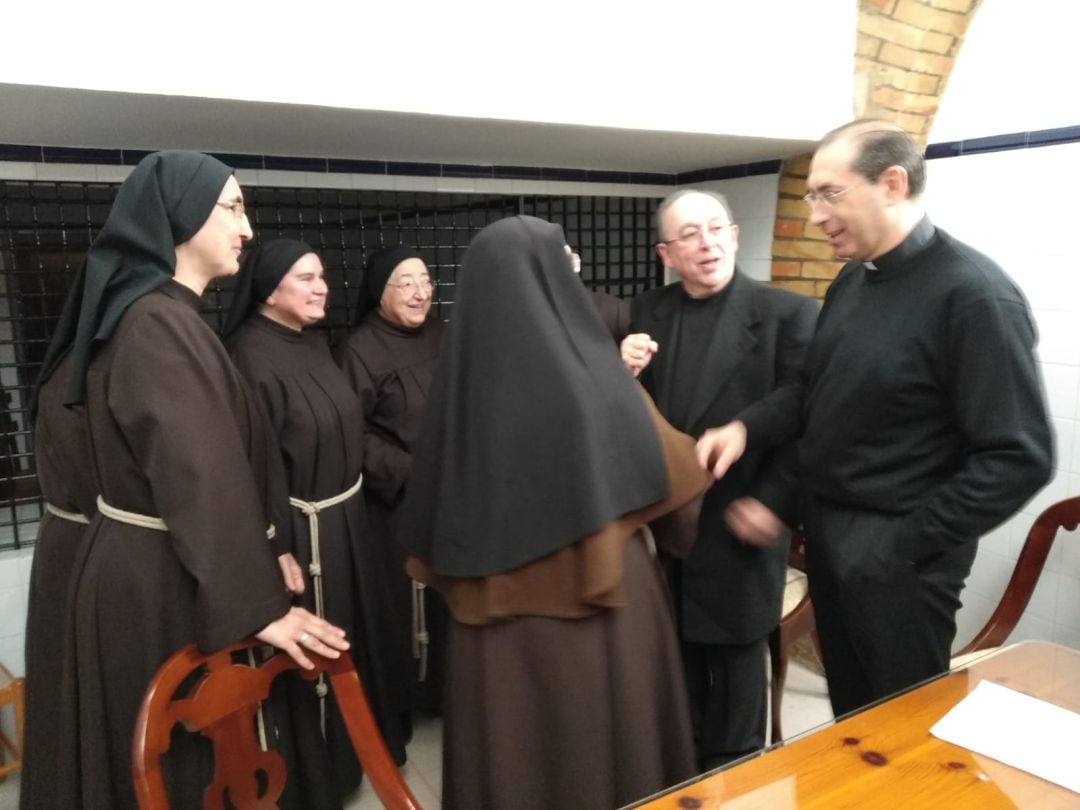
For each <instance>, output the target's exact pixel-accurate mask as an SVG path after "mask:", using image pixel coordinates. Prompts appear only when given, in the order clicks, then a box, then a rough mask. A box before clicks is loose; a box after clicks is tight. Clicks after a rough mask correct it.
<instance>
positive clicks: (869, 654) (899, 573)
mask: <svg viewBox="0 0 1080 810" xmlns="http://www.w3.org/2000/svg"><path fill="white" fill-rule="evenodd" d="M901 521H903V516H897V515H888V514H883V513H880V512H866V511H860V510H855V509H850V508H848V507H843V506H838V505H836V504H831V503H828V502H826V501H822V500H819V499H815V498H807V499H806V502H805V503H804V510H803V526H804V529H805V532H806V563H807V574H808V579H809V584H810V599H811V601H812V602H813V605H814V618H815V621H816V623H817V631H818V638H819V640H820V642H821V654H822V657H823V659H824V662H823V663H824V664H825V678H826V681H827V682H828V685H829V699H830V701H831V702H832V707H833V712H834V713H835V714H836V716H837V717H840V716H841V715H843V714H847V713H848V712H852V711H855V710H857V709H860V708H863V707H864V706H867V705H869V704H870V703H873V702H875V701H877V700H880V699H882V698H885V697H888V696H890V695H892V694H895V693H896V692H899V691H901V690H903V689H906V688H908V687H910V686H913V685H915V684H917V683H920V682H922V681H924V680H926V679H928V678H931V677H933V676H935V675H939V674H940V673H942V672H944V671H946V670H947V669H948V668H949V655H950V650H951V647H952V643H953V639H954V637H955V636H956V611H957V610H958V609H959V608H960V591H961V590H962V589H963V587H964V580H965V579H966V578H967V575H968V573H970V571H971V564H972V562H973V561H974V559H975V550H976V545H977V541H976V540H975V539H972V540H971V541H970V542H967V543H964V544H961V545H956V544H950V545H949V546H948V547H945V548H942V549H941V550H940V552H937V553H934V554H932V555H930V556H928V557H924V558H922V559H919V560H912V559H911V558H910V556H911V555H910V554H909V549H907V548H905V547H904V546H905V541H904V539H903V538H900V537H898V531H897V530H898V528H899V527H900V525H901Z"/></svg>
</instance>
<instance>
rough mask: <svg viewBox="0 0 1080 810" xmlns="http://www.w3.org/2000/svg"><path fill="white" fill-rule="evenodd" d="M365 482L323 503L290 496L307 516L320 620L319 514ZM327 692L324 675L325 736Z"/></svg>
mask: <svg viewBox="0 0 1080 810" xmlns="http://www.w3.org/2000/svg"><path fill="white" fill-rule="evenodd" d="M363 481H364V476H363V474H361V475H360V477H359V478H357V479H356V483H355V484H353V485H352V486H351V487H349V488H348V489H347V490H345V491H344V492H339V493H338V494H337V495H334V496H333V497H331V498H325V499H323V500H321V501H305V500H301V499H300V498H294V497H292V496H289V503H290V504H292V505H293V506H295V507H296V508H297V509H299V510H300V511H301V512H303V513H304V514H305V515H307V519H308V537H309V538H310V540H311V565H309V566H308V573H309V574H311V584H312V586H313V587H314V589H315V615H317V616H318V617H319V618H320V619H325V618H326V609H325V606H324V603H323V583H322V553H321V550H320V547H319V512H321V511H323V510H324V509H329V508H330V507H331V506H337V505H338V504H339V503H344V502H345V501H347V500H349V498H351V497H353V496H354V495H355V494H356V493H358V492H359V491H360V485H361V484H362V483H363ZM327 691H328V687H327V685H326V675H325V673H323V674H320V675H319V682H318V684H317V685H316V687H315V692H316V694H317V695H318V696H319V718H320V724H321V725H322V730H323V736H325V735H326V693H327Z"/></svg>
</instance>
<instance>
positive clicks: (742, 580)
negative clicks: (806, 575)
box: [630, 270, 818, 644]
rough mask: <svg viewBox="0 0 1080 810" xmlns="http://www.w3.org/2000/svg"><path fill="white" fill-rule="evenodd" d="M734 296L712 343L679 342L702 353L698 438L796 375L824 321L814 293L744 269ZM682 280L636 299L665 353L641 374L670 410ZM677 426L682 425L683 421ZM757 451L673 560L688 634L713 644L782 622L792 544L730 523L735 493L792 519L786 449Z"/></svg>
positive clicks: (635, 317)
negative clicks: (782, 460) (742, 534)
mask: <svg viewBox="0 0 1080 810" xmlns="http://www.w3.org/2000/svg"><path fill="white" fill-rule="evenodd" d="M730 283H731V285H732V286H731V290H730V293H729V296H730V297H729V298H728V300H727V302H726V303H725V305H724V308H723V310H722V315H721V317H720V318H719V319H717V323H716V326H715V329H714V331H713V335H712V339H711V340H710V341H709V343H708V345H705V346H694V347H691V346H681V347H679V351H692V352H694V353H695V354H697V355H699V356H700V358H701V371H700V374H698V375H697V380H696V385H695V390H694V392H693V395H692V398H691V406H690V412H689V418H688V419H687V423H686V424H685V425H684V426H682V429H684V430H685V431H686V432H687V433H689V434H690V435H692V436H695V437H696V436H699V435H700V434H701V433H703V432H704V431H705V429H706V428H710V427H719V426H720V425H723V424H725V423H727V422H729V421H730V420H731V419H733V418H734V417H735V416H736V415H737V414H738V413H739V411H740V410H742V409H743V408H745V407H746V406H747V405H749V404H750V403H752V402H755V401H757V400H758V399H760V398H761V397H764V396H765V395H767V394H769V393H770V392H771V391H773V390H774V389H775V388H776V387H777V386H778V385H780V384H781V383H784V382H786V381H788V380H790V379H792V378H793V377H795V375H796V374H797V373H798V371H799V369H800V368H801V366H802V363H803V357H804V355H805V353H806V348H807V346H808V344H809V342H810V338H811V337H812V335H813V332H814V323H815V321H816V319H817V312H818V309H817V304H816V302H815V301H814V300H813V299H810V298H807V297H805V296H802V295H797V294H795V293H792V292H788V291H787V290H782V289H779V288H777V287H771V286H769V285H767V284H763V283H761V282H758V281H754V280H753V279H750V278H747V277H746V276H744V275H742V274H741V273H740V272H739V271H738V270H736V271H735V275H734V277H733V278H732V280H731V282H730ZM682 295H683V292H682V285H681V284H669V285H668V286H666V287H662V288H659V289H656V290H651V291H649V292H647V293H644V294H642V295H640V296H638V297H637V298H635V299H634V301H633V304H632V307H631V315H632V317H631V327H630V333H631V334H633V333H637V332H647V333H648V334H649V335H650V336H651V337H652V339H653V340H655V341H656V342H657V343H658V344H659V350H658V351H657V353H656V354H655V355H654V356H653V358H652V361H651V362H650V363H649V365H648V366H647V367H646V368H645V370H644V371H643V372H642V373H641V376H640V378H639V379H640V380H641V383H642V385H644V386H645V388H646V390H648V392H649V393H650V394H651V395H652V397H653V399H654V400H655V401H656V404H657V407H658V408H659V409H660V412H661V413H662V414H665V415H667V414H668V412H669V411H668V407H669V404H670V402H671V396H672V393H671V382H672V380H671V367H672V366H671V359H672V358H671V355H670V353H667V352H665V348H666V347H670V346H674V345H675V337H676V335H677V333H678V328H679V323H678V321H679V310H680V307H679V300H680V298H681V296H682ZM677 427H679V426H677ZM790 452H793V449H792V448H784V449H782V450H780V451H771V452H770V451H750V452H747V453H746V454H745V455H744V456H743V458H742V459H740V461H739V462H738V463H737V464H735V465H734V466H733V467H732V469H731V470H730V471H729V472H728V473H727V475H726V476H724V478H722V479H721V480H719V481H717V482H716V483H715V484H713V486H712V487H711V488H710V489H709V491H708V492H706V494H705V497H704V501H703V502H702V507H701V516H700V518H699V520H698V532H697V542H696V543H695V544H694V547H693V549H692V550H691V551H690V554H689V556H688V557H687V558H686V559H685V560H683V561H681V562H676V563H674V568H673V586H674V596H675V600H676V608H677V614H678V620H679V632H680V635H681V636H682V638H684V639H685V640H687V641H693V642H698V643H706V644H746V643H749V642H751V641H754V640H756V639H760V638H762V637H764V636H765V635H767V634H768V633H769V632H770V631H771V630H772V629H773V628H774V627H776V625H777V623H778V621H779V619H780V603H781V599H782V595H783V588H784V571H785V562H786V559H787V542H786V541H784V542H781V543H778V544H776V545H775V546H773V547H771V548H755V547H752V546H747V545H744V544H743V543H741V542H740V541H739V540H737V539H736V538H735V537H734V536H732V534H731V533H730V532H729V531H728V529H727V525H726V524H725V522H724V510H725V509H726V508H727V506H728V504H729V503H731V501H733V500H735V499H736V498H741V497H743V496H752V497H756V498H758V499H759V500H761V501H762V502H763V503H765V504H766V505H767V506H769V507H770V508H772V509H773V511H775V512H777V514H779V515H780V516H781V517H783V518H785V519H786V520H788V521H789V522H790V521H792V520H793V519H794V517H795V513H796V504H797V500H798V493H797V492H796V491H795V489H794V483H793V479H791V478H790V477H788V478H785V477H783V476H782V475H780V472H781V468H782V466H783V465H780V464H776V463H774V462H775V461H776V460H777V459H776V457H777V455H778V454H783V453H790Z"/></svg>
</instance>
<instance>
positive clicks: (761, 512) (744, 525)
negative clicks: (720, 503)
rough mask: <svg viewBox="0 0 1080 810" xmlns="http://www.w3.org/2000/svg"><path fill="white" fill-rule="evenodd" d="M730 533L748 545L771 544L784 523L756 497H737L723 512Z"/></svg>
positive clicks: (782, 528) (778, 534)
mask: <svg viewBox="0 0 1080 810" xmlns="http://www.w3.org/2000/svg"><path fill="white" fill-rule="evenodd" d="M724 519H725V521H726V522H727V525H728V528H729V529H731V532H732V534H734V535H735V536H736V537H738V538H739V539H740V540H741V541H742V542H744V543H746V544H747V545H748V546H771V545H772V544H773V543H775V542H776V541H777V540H778V539H779V538H780V533H781V532H782V531H783V530H784V523H783V521H781V520H780V518H778V517H777V516H776V513H775V512H773V510H771V509H770V508H769V507H767V506H766V505H765V504H763V503H762V502H761V501H759V500H758V499H757V498H739V499H737V500H734V501H732V502H731V503H730V504H729V505H728V508H727V511H726V512H724Z"/></svg>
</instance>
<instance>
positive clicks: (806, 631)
mask: <svg viewBox="0 0 1080 810" xmlns="http://www.w3.org/2000/svg"><path fill="white" fill-rule="evenodd" d="M803 636H810V638H812V639H813V641H814V646H815V648H816V647H817V634H816V632H815V629H814V608H813V606H812V605H811V604H810V590H809V587H808V585H807V580H806V539H805V538H804V537H803V533H802V530H801V529H796V530H795V531H794V532H792V533H791V549H790V551H789V552H788V566H787V584H786V585H785V586H784V604H783V608H782V610H781V615H780V624H779V625H778V626H777V628H776V629H775V630H773V631H772V633H770V634H769V658H770V660H771V661H772V678H771V682H770V684H769V689H770V694H771V707H772V723H771V729H770V732H769V733H770V736H771V738H772V741H773V742H774V743H777V742H780V741H781V740H783V739H784V735H783V732H782V731H781V727H780V708H781V705H782V703H783V699H784V682H785V681H786V680H787V668H788V657H789V656H790V654H791V647H792V645H793V644H794V643H795V642H796V641H797V640H799V639H800V638H802V637H803Z"/></svg>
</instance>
